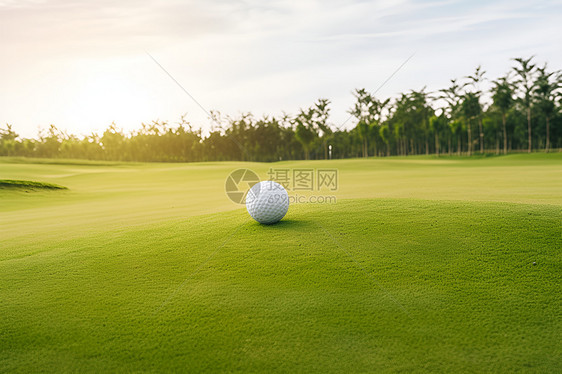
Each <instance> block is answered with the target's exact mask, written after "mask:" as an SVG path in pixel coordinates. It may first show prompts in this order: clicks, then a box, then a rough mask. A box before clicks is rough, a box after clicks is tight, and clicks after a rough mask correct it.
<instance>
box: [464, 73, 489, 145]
mask: <svg viewBox="0 0 562 374" xmlns="http://www.w3.org/2000/svg"><path fill="white" fill-rule="evenodd" d="M484 74H486V72H485V71H484V70H482V66H480V65H478V66H477V67H476V71H475V72H474V74H473V75H469V76H467V77H466V78H467V79H468V83H467V84H466V86H469V87H470V88H471V92H472V94H473V95H474V97H473V98H472V100H475V101H474V102H473V103H472V105H476V104H478V106H479V107H480V109H479V110H476V108H474V112H475V113H476V112H478V114H476V120H477V121H478V130H479V136H478V139H479V144H480V153H483V152H484V131H483V130H482V105H481V104H480V97H481V96H482V91H481V90H480V85H481V83H482V82H483V81H484V80H485V78H484ZM474 98H475V99H474Z"/></svg>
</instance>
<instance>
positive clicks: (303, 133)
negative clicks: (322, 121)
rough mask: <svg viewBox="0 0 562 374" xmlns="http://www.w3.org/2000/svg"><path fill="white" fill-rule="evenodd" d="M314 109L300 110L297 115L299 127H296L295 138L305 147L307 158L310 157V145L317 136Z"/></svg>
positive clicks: (296, 120)
mask: <svg viewBox="0 0 562 374" xmlns="http://www.w3.org/2000/svg"><path fill="white" fill-rule="evenodd" d="M313 117H314V110H313V109H312V108H310V109H308V110H306V111H305V110H302V109H301V110H300V112H299V114H298V115H297V116H296V117H295V123H296V124H297V128H296V129H295V138H297V140H298V141H299V142H300V143H301V145H302V148H303V149H304V157H305V160H309V159H310V145H311V144H312V142H313V141H314V139H315V138H316V136H317V133H316V128H315V127H314V121H313V120H312V119H313Z"/></svg>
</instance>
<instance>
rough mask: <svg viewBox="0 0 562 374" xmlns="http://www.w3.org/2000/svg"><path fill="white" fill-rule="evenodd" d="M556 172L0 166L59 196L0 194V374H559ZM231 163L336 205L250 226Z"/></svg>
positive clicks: (421, 161) (559, 163) (556, 164)
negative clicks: (278, 177) (318, 185)
mask: <svg viewBox="0 0 562 374" xmlns="http://www.w3.org/2000/svg"><path fill="white" fill-rule="evenodd" d="M561 156H562V155H561V154H554V155H540V154H533V155H513V156H507V157H489V158H480V159H461V158H458V159H457V158H440V159H436V158H432V157H427V158H426V157H416V158H390V159H382V160H376V159H369V160H335V161H333V162H325V161H313V162H283V163H275V164H252V163H210V164H112V165H109V164H100V165H98V164H95V163H93V164H92V165H76V164H72V163H61V164H56V163H49V164H36V163H22V162H17V163H14V162H13V160H10V159H5V160H3V161H2V160H1V159H0V177H2V178H10V179H32V180H42V181H48V182H49V183H56V184H61V185H64V186H68V187H69V190H68V191H66V192H64V193H63V194H59V193H49V192H36V193H33V194H21V193H18V192H17V191H12V190H9V189H5V190H0V371H5V372H36V371H47V372H178V371H187V372H202V371H214V372H217V371H218V372H237V371H238V372H267V373H271V372H290V373H292V372H322V373H324V372H509V373H511V372H517V371H521V372H537V373H542V372H559V371H561V370H562V359H561V358H560V357H561V353H562V352H561V348H560V344H559V340H560V336H562V321H561V315H560V310H562V300H561V298H560V296H559V293H560V291H559V290H560V286H561V279H562V278H561V274H562V257H561V249H562V194H561V191H562V157H561ZM239 167H249V168H251V169H253V170H255V171H256V172H258V174H259V175H260V176H261V177H266V172H267V170H268V169H269V168H270V167H274V168H306V167H312V168H337V169H338V171H339V183H340V186H339V187H340V188H339V189H338V191H336V192H334V193H333V194H334V195H335V196H336V197H337V198H338V202H337V203H336V204H295V205H293V206H291V208H290V210H289V213H288V215H287V217H286V218H285V220H283V221H282V222H281V223H280V224H277V225H273V226H261V225H259V224H257V223H255V222H253V221H251V220H250V219H249V217H248V215H247V213H246V212H245V210H244V209H243V208H240V207H239V206H237V205H235V204H233V203H231V202H230V201H229V200H228V199H227V198H226V196H225V194H224V181H225V179H226V176H227V175H228V173H229V172H230V171H232V170H234V169H236V168H239ZM533 263H536V265H533Z"/></svg>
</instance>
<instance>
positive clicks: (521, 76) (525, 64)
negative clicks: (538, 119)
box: [513, 56, 536, 153]
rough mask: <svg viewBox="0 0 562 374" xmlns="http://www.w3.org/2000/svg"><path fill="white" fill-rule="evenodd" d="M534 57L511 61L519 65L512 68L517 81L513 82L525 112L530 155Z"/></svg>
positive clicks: (531, 144) (531, 145)
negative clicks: (516, 86)
mask: <svg viewBox="0 0 562 374" xmlns="http://www.w3.org/2000/svg"><path fill="white" fill-rule="evenodd" d="M533 58H534V56H531V57H529V58H527V59H524V58H521V57H518V58H515V59H513V60H514V61H516V62H517V63H518V64H519V65H517V66H514V67H513V71H515V73H516V74H517V79H516V80H515V84H517V85H518V91H519V93H520V95H521V96H520V98H519V100H520V102H521V103H522V104H523V107H524V108H525V110H526V112H527V135H528V138H529V140H528V146H529V149H528V152H529V153H530V152H531V150H532V147H533V142H532V140H533V137H532V128H531V106H532V98H533V91H534V89H535V80H534V75H535V71H536V65H535V64H533V63H531V61H532V60H533Z"/></svg>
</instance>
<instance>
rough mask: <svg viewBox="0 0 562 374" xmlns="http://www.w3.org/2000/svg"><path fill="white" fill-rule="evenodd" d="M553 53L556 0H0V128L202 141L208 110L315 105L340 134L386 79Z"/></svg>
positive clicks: (560, 32)
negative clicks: (113, 127)
mask: <svg viewBox="0 0 562 374" xmlns="http://www.w3.org/2000/svg"><path fill="white" fill-rule="evenodd" d="M561 46H562V2H561V1H545V0H537V1H519V0H512V1H479V0H472V1H454V0H442V1H441V0H434V1H413V0H392V1H390V0H383V1H365V0H361V1H349V0H348V1H343V0H342V1H340V0H323V1H309V0H299V1H277V0H272V1H268V0H265V1H263V0H262V1H257V0H208V1H180V0H152V1H145V0H121V1H113V0H112V1H109V0H97V1H63V0H52V1H43V0H0V126H3V125H4V124H5V123H9V124H11V125H12V126H13V128H14V130H15V131H16V132H17V133H18V134H20V136H22V137H36V136H37V134H38V131H39V129H41V128H43V129H45V128H47V127H48V126H49V125H50V124H54V125H55V126H57V128H59V129H61V130H63V131H66V132H68V133H73V134H77V135H89V134H91V133H93V132H95V133H102V132H103V131H104V129H106V128H107V127H108V126H109V125H110V124H111V123H112V122H115V123H116V124H117V126H118V127H120V128H122V129H124V131H126V132H129V131H133V130H135V129H138V128H140V126H141V123H142V122H144V123H149V122H150V121H152V120H163V121H168V122H169V123H170V124H172V125H174V124H175V123H177V121H178V120H179V118H180V116H181V115H183V114H186V118H187V120H188V121H189V122H190V123H191V124H192V125H193V127H194V128H201V129H202V130H203V133H207V132H208V131H209V130H210V129H211V128H213V126H215V125H214V124H213V123H212V122H211V121H210V120H209V119H208V116H207V114H206V112H208V111H211V110H218V111H220V112H221V113H222V114H223V115H225V116H226V115H229V116H231V117H235V116H237V115H239V114H240V113H243V112H252V113H253V114H254V115H255V116H256V117H261V116H262V115H265V114H268V115H274V116H280V115H282V113H283V112H286V113H289V114H291V113H296V112H297V111H298V110H299V108H305V107H307V106H310V105H311V104H313V102H314V101H315V100H317V99H318V98H327V99H329V100H331V102H332V112H331V118H330V121H331V124H332V127H333V128H338V127H340V126H342V124H344V123H345V124H344V125H343V128H351V127H353V126H354V123H353V121H348V122H345V121H346V120H347V119H348V118H349V114H348V113H347V111H348V110H349V108H350V107H351V106H352V105H353V101H354V98H353V95H352V92H353V90H354V89H356V88H366V89H367V90H369V91H371V92H374V91H375V90H377V89H378V88H379V87H380V86H381V84H382V83H383V82H385V81H386V80H387V79H388V78H389V77H390V76H391V75H392V74H393V73H395V74H394V75H393V76H392V78H391V79H388V81H387V82H386V83H385V84H384V85H383V86H382V88H380V89H379V90H378V92H377V93H376V95H377V96H378V97H380V98H387V97H396V96H397V95H399V94H400V92H405V91H408V90H410V89H415V90H418V89H421V88H423V87H424V86H426V87H427V90H428V91H436V90H439V89H441V88H446V87H447V86H448V85H449V82H450V79H453V78H457V79H461V80H462V78H463V77H464V76H466V75H470V74H472V73H473V71H474V69H475V68H476V66H478V65H482V67H483V69H484V70H485V71H486V72H487V73H486V76H487V77H488V78H491V79H495V78H497V77H499V76H501V75H503V74H505V73H506V72H507V71H508V70H509V69H510V68H511V66H513V64H514V62H513V61H511V60H510V59H511V58H513V57H529V56H531V55H535V56H536V57H535V60H536V62H537V63H539V64H543V63H545V62H548V64H549V67H550V68H551V69H555V70H556V69H562V48H561ZM412 55H413V56H412ZM151 56H152V58H151ZM410 56H412V57H411V58H410V59H409V60H408V61H407V62H406V63H404V62H405V61H406V60H407V59H408V58H409V57H410ZM153 59H154V60H153ZM155 61H156V62H155ZM402 64H404V65H403V66H402V68H400V69H399V67H400V66H401V65H402ZM159 65H161V66H162V67H163V69H165V71H164V70H163V69H162V68H161V67H160V66H159ZM397 70H398V71H397ZM168 74H169V75H170V76H171V77H173V79H172V78H171V77H170V76H169V75H168ZM174 80H175V81H177V82H178V83H179V84H180V85H181V86H182V87H183V88H184V89H185V90H186V91H187V92H189V94H190V95H192V96H193V97H194V98H195V100H196V101H197V103H199V105H200V106H201V107H203V109H205V110H203V109H201V107H200V106H199V105H198V104H197V103H196V102H194V101H193V100H192V99H191V98H190V97H189V96H188V95H187V94H186V93H185V92H184V91H183V90H182V89H181V88H180V87H179V86H178V85H177V83H176V82H175V81H174Z"/></svg>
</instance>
